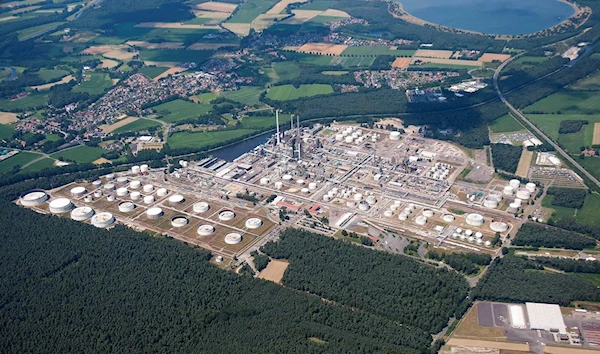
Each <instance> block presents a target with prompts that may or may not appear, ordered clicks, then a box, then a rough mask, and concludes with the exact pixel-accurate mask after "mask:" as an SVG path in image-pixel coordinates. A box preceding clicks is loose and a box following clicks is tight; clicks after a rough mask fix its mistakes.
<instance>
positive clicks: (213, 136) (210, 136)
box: [169, 129, 255, 149]
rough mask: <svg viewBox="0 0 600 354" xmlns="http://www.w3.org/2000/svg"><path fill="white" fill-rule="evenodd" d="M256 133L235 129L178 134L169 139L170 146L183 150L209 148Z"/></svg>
mask: <svg viewBox="0 0 600 354" xmlns="http://www.w3.org/2000/svg"><path fill="white" fill-rule="evenodd" d="M253 132H255V130H254V129H235V130H221V131H204V132H197V133H190V132H177V133H174V134H173V135H171V136H170V137H169V145H170V146H171V148H173V149H181V148H188V147H193V148H196V149H197V148H209V147H210V146H213V145H216V144H219V143H223V142H225V141H228V140H232V139H236V138H240V137H242V136H244V135H247V134H252V133H253Z"/></svg>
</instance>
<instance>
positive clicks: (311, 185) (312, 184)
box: [308, 182, 317, 190]
mask: <svg viewBox="0 0 600 354" xmlns="http://www.w3.org/2000/svg"><path fill="white" fill-rule="evenodd" d="M308 189H310V190H315V189H317V184H316V183H315V182H310V183H309V184H308Z"/></svg>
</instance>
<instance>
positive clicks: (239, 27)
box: [222, 23, 252, 37]
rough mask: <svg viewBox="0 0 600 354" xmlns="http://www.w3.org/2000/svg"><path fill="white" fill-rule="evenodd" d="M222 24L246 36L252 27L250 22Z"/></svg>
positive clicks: (239, 34) (241, 35)
mask: <svg viewBox="0 0 600 354" xmlns="http://www.w3.org/2000/svg"><path fill="white" fill-rule="evenodd" d="M222 26H223V27H225V28H227V29H228V30H230V31H231V32H233V33H235V34H237V35H238V36H240V37H245V36H247V35H248V34H249V33H250V28H252V24H251V23H224V24H223V25H222Z"/></svg>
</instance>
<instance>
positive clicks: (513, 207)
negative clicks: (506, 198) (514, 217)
mask: <svg viewBox="0 0 600 354" xmlns="http://www.w3.org/2000/svg"><path fill="white" fill-rule="evenodd" d="M520 207H521V205H519V204H518V203H515V202H512V203H510V204H509V205H508V209H506V211H508V212H509V213H515V212H517V210H518V209H519V208H520Z"/></svg>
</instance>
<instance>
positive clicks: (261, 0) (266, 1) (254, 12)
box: [227, 0, 277, 23]
mask: <svg viewBox="0 0 600 354" xmlns="http://www.w3.org/2000/svg"><path fill="white" fill-rule="evenodd" d="M276 3H277V0H252V1H247V2H244V3H242V4H241V5H240V6H239V8H238V10H237V11H236V13H235V14H233V16H232V17H231V18H230V19H229V20H228V21H227V22H228V23H252V21H254V19H255V18H257V17H258V16H259V15H260V14H262V13H264V12H266V11H267V10H268V9H269V8H271V7H273V6H274V5H275V4H276Z"/></svg>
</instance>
